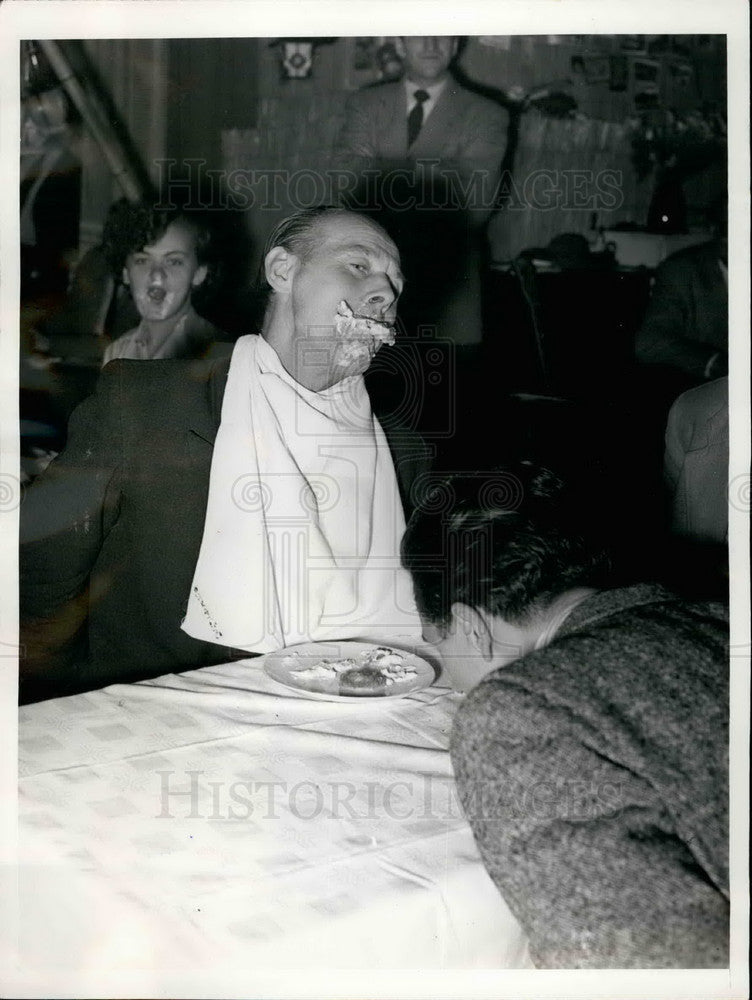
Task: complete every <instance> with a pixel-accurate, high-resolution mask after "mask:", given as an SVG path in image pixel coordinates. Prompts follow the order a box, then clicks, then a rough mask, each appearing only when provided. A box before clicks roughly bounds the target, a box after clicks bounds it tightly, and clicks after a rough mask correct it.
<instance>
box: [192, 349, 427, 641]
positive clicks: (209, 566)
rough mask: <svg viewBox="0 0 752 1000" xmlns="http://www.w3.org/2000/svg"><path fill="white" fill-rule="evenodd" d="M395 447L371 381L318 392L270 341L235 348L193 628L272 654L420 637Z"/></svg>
mask: <svg viewBox="0 0 752 1000" xmlns="http://www.w3.org/2000/svg"><path fill="white" fill-rule="evenodd" d="M404 529H405V520H404V514H403V511H402V505H401V501H400V497H399V492H398V489H397V480H396V476H395V472H394V465H393V462H392V457H391V453H390V451H389V446H388V444H387V441H386V437H385V435H384V432H383V430H382V428H381V426H380V425H379V423H378V421H377V420H376V418H375V417H374V416H373V414H372V412H371V405H370V400H369V398H368V393H367V392H366V388H365V384H364V382H363V379H362V377H361V376H354V377H350V378H346V379H344V380H343V381H342V382H339V383H338V384H337V385H335V386H333V387H332V388H330V389H327V390H325V391H324V392H319V393H316V392H311V391H310V390H308V389H306V388H305V387H304V386H301V385H299V384H298V383H297V382H296V381H295V380H294V379H293V378H292V377H291V376H290V375H289V374H288V373H287V372H286V371H285V369H284V367H283V366H282V364H281V362H280V360H279V358H278V356H277V354H276V352H275V351H274V349H273V348H272V347H270V346H269V344H267V343H266V341H265V340H263V338H261V337H259V336H255V335H250V336H246V337H241V338H240V339H239V340H238V341H237V343H236V345H235V348H234V350H233V354H232V358H231V361H230V370H229V374H228V378H227V388H226V390H225V394H224V399H223V402H222V419H221V423H220V427H219V431H218V433H217V439H216V442H215V445H214V455H213V458H212V467H211V478H210V482H209V499H208V503H207V511H206V520H205V523H204V535H203V540H202V542H201V550H200V552H199V557H198V562H197V565H196V571H195V574H194V578H193V584H192V586H191V593H190V597H189V600H188V609H187V613H186V617H185V620H184V622H183V625H182V627H183V630H184V631H185V632H187V633H188V634H189V635H191V636H193V637H194V638H196V639H202V640H205V641H209V642H217V643H220V644H221V645H224V646H231V647H233V648H236V649H245V650H248V651H249V652H257V653H267V652H270V651H272V650H276V649H280V648H282V647H284V646H290V645H294V644H295V643H300V642H309V641H316V640H332V639H352V638H358V639H365V640H371V641H374V642H382V643H385V642H391V641H397V640H399V639H403V640H405V641H408V642H414V641H416V640H418V639H419V638H420V632H421V626H420V619H419V617H418V613H417V610H416V607H415V602H414V598H413V589H412V581H411V579H410V576H409V574H408V573H407V572H406V571H405V570H404V569H402V567H401V565H400V559H399V542H400V539H401V537H402V534H403V532H404Z"/></svg>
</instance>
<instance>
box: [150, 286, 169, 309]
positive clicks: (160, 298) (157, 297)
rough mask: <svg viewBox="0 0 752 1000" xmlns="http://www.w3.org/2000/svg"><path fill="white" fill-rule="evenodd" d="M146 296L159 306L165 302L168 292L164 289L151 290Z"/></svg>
mask: <svg viewBox="0 0 752 1000" xmlns="http://www.w3.org/2000/svg"><path fill="white" fill-rule="evenodd" d="M146 294H147V295H148V296H149V298H150V299H151V301H152V302H156V303H157V305H159V303H160V302H164V300H165V296H166V295H167V292H166V291H165V290H164V288H150V289H149V290H148V292H147V293H146Z"/></svg>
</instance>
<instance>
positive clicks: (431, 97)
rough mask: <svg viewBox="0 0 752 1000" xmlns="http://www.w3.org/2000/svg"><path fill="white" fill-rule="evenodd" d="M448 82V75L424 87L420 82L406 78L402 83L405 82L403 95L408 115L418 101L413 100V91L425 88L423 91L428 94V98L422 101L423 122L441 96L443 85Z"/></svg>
mask: <svg viewBox="0 0 752 1000" xmlns="http://www.w3.org/2000/svg"><path fill="white" fill-rule="evenodd" d="M448 82H449V77H444V79H443V80H442V81H441V82H440V83H434V84H433V85H432V86H430V87H424V86H423V85H422V84H420V83H413V82H412V80H407V79H406V80H405V81H404V83H405V97H406V99H407V113H408V115H409V114H410V112H411V111H412V110H413V108H414V107H415V105H416V104H417V103H418V102H417V101H416V100H415V91H416V90H425V92H426V93H427V94H428V100H427V101H424V102H423V121H424V122H425V120H426V119H427V118H428V116H429V115H430V114H431V112H432V111H433V109H434V108H435V106H436V102H437V101H438V99H439V97H440V96H441V92H442V91H443V89H444V87H446V85H447V83H448Z"/></svg>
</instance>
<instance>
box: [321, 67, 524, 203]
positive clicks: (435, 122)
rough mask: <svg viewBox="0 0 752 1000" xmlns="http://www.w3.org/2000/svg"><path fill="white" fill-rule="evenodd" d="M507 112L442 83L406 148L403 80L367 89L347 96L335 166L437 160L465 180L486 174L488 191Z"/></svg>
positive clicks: (394, 166)
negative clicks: (477, 172)
mask: <svg viewBox="0 0 752 1000" xmlns="http://www.w3.org/2000/svg"><path fill="white" fill-rule="evenodd" d="M507 125H508V115H507V112H506V111H505V110H504V109H503V108H502V107H500V106H499V105H498V104H495V103H494V102H493V101H490V100H488V99H487V98H485V97H480V96H479V95H478V94H474V93H472V92H471V91H469V90H467V89H466V88H465V87H462V86H460V84H459V83H457V82H456V81H455V80H454V79H453V78H451V77H450V79H449V80H448V81H447V83H446V85H445V87H444V89H443V90H442V92H441V94H440V95H439V98H438V100H437V101H436V105H435V106H434V108H433V110H432V112H431V114H430V115H429V116H428V118H427V119H426V120H425V122H424V123H423V127H422V128H421V130H420V133H419V135H418V137H417V139H416V140H415V142H414V143H413V145H412V146H410V147H409V148H408V145H407V94H406V90H405V85H404V83H403V82H401V81H400V82H398V83H386V84H381V85H379V86H377V87H367V88H364V89H363V90H359V91H357V92H356V93H354V94H352V95H351V97H350V98H349V100H348V102H347V106H346V110H345V121H344V124H343V126H342V129H341V131H340V134H339V137H338V139H337V142H336V145H335V153H334V158H335V164H336V165H340V166H343V167H348V168H349V169H353V170H362V169H364V168H366V167H369V168H377V169H380V170H382V171H388V170H390V169H397V168H400V167H405V166H407V165H409V164H411V163H414V162H415V161H416V160H440V161H441V166H442V168H444V169H451V168H455V169H458V170H460V171H461V173H462V175H463V176H464V177H467V176H469V175H470V174H471V173H472V171H474V170H479V171H483V172H485V173H487V174H488V176H489V180H490V184H489V186H488V190H489V191H491V190H493V188H494V187H495V184H496V182H497V181H498V176H499V171H500V169H501V161H502V159H503V157H504V151H505V149H506V142H507Z"/></svg>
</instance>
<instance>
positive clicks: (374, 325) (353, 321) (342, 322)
mask: <svg viewBox="0 0 752 1000" xmlns="http://www.w3.org/2000/svg"><path fill="white" fill-rule="evenodd" d="M334 329H335V331H336V333H337V335H338V336H339V337H342V338H343V339H347V340H361V341H366V342H368V341H373V342H374V344H378V346H379V347H380V346H381V345H382V344H389V345H391V344H393V343H394V340H395V334H394V329H395V324H394V322H390V321H388V320H381V319H374V318H373V317H372V316H361V315H358V314H357V313H354V312H353V311H352V309H351V308H350V306H349V305H348V304H347V303H346V302H345V300H344V299H343V300H342V301H341V302H340V304H339V306H338V307H337V314H336V316H335V318H334Z"/></svg>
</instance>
